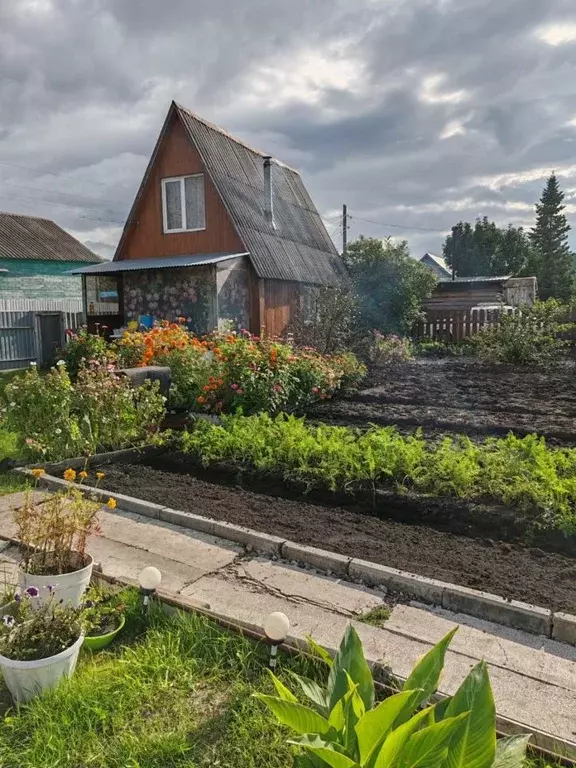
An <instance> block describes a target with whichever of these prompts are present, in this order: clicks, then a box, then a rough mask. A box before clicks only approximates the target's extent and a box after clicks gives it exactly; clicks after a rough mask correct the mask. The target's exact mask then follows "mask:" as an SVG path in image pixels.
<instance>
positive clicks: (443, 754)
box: [257, 626, 529, 768]
mask: <svg viewBox="0 0 576 768" xmlns="http://www.w3.org/2000/svg"><path fill="white" fill-rule="evenodd" d="M456 629H457V628H456ZM456 629H453V630H452V631H451V632H449V633H448V634H447V635H446V637H444V638H443V639H442V640H441V641H440V642H439V643H437V644H436V645H435V646H434V647H433V648H432V650H430V651H429V652H428V653H427V654H426V655H425V656H424V658H423V659H422V660H421V661H420V662H419V663H418V664H417V665H416V666H415V667H414V669H413V670H412V672H411V674H410V675H409V676H408V679H407V680H406V682H405V683H404V685H403V687H402V689H401V690H400V691H398V693H395V694H394V695H392V696H389V697H388V698H386V699H384V701H381V702H380V703H377V702H376V691H375V685H374V680H373V677H372V672H371V670H370V667H369V666H368V663H367V661H366V658H365V656H364V649H363V648H362V643H361V642H360V638H359V637H358V635H357V633H356V630H355V629H354V628H353V627H352V626H349V627H348V629H347V630H346V633H345V635H344V638H343V640H342V642H341V644H340V649H339V651H338V653H337V655H336V658H335V659H334V660H332V659H331V658H330V656H329V655H328V654H326V653H325V652H323V654H322V658H323V659H324V661H325V662H326V663H327V664H328V665H329V675H328V681H327V683H326V685H325V686H324V687H321V686H320V685H318V684H317V683H316V682H315V681H312V680H309V679H308V678H303V677H300V676H299V675H296V674H293V675H292V677H293V678H294V682H295V683H296V684H297V685H298V687H299V690H300V691H301V692H302V693H303V694H304V696H305V697H306V698H307V699H308V700H309V702H310V706H305V705H304V704H301V703H300V702H299V700H298V698H297V697H296V696H295V695H294V694H293V693H292V691H291V690H290V689H289V688H287V686H285V685H284V683H282V681H281V680H279V679H278V678H277V677H276V676H275V675H274V674H273V673H270V675H271V677H272V681H273V683H274V686H275V688H276V693H277V696H268V695H264V694H257V697H258V698H259V699H260V700H261V701H262V702H263V703H264V704H265V705H266V706H267V707H268V708H269V709H270V710H271V711H272V712H273V713H274V715H275V716H276V718H277V719H278V721H279V722H280V723H281V724H282V725H284V726H286V727H288V728H290V729H291V730H292V731H294V732H295V733H296V736H295V737H293V738H292V739H291V740H290V743H291V744H294V745H296V746H297V747H299V750H300V751H299V753H298V754H297V755H295V757H294V765H295V766H296V767H297V768H322V766H332V768H389V766H397V768H409V767H410V766H414V767H415V766H422V768H425V767H426V766H429V768H522V766H523V764H524V757H525V755H526V747H527V744H528V738H529V737H526V736H511V737H508V738H506V739H502V740H501V741H499V742H497V740H496V708H495V706H494V696H493V694H492V687H491V685H490V679H489V676H488V668H487V666H486V663H485V662H483V661H481V662H479V663H478V664H477V665H476V666H475V667H473V668H472V669H471V671H470V672H469V673H468V675H467V676H466V678H465V679H464V681H463V682H462V684H461V685H460V687H459V688H458V690H457V691H456V693H455V694H454V696H449V697H447V698H444V699H442V700H441V701H439V702H437V703H435V704H433V703H431V697H432V695H433V694H434V692H435V691H436V688H437V686H438V682H439V680H440V675H441V673H442V670H443V667H444V660H445V656H446V649H447V648H448V645H449V644H450V642H451V640H452V638H453V637H454V634H455V632H456ZM315 647H316V648H317V646H315Z"/></svg>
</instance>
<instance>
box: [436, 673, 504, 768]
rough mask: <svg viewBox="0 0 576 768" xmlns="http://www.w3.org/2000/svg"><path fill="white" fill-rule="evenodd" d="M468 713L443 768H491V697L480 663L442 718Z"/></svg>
mask: <svg viewBox="0 0 576 768" xmlns="http://www.w3.org/2000/svg"><path fill="white" fill-rule="evenodd" d="M462 712H469V713H470V716H469V717H468V719H467V721H466V723H465V725H464V727H463V729H462V731H461V732H460V733H459V734H457V738H455V740H454V742H453V743H452V744H451V745H450V752H449V754H448V757H447V760H446V768H491V766H492V763H493V762H494V755H495V753H496V728H495V717H496V709H495V707H494V697H493V696H492V688H491V686H490V678H489V677H488V668H487V666H486V664H485V663H484V662H483V661H481V662H480V663H479V664H477V665H476V666H475V667H474V669H472V671H471V672H470V674H469V675H468V676H467V677H466V679H465V680H464V682H463V683H462V685H461V686H460V688H458V690H457V691H456V693H455V694H454V696H453V697H452V699H451V701H450V703H449V704H448V706H447V708H446V711H445V714H444V717H446V718H449V717H455V716H456V715H459V714H461V713H462Z"/></svg>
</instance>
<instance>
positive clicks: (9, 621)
mask: <svg viewBox="0 0 576 768" xmlns="http://www.w3.org/2000/svg"><path fill="white" fill-rule="evenodd" d="M2 622H3V624H4V626H5V627H13V626H14V616H10V615H8V614H6V616H2Z"/></svg>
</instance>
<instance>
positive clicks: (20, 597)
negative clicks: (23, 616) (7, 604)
mask: <svg viewBox="0 0 576 768" xmlns="http://www.w3.org/2000/svg"><path fill="white" fill-rule="evenodd" d="M21 600H22V595H18V594H16V595H14V602H15V603H19V602H20V601H21Z"/></svg>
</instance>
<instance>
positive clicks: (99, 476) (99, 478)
mask: <svg viewBox="0 0 576 768" xmlns="http://www.w3.org/2000/svg"><path fill="white" fill-rule="evenodd" d="M96 477H97V478H98V480H102V478H103V477H104V472H96Z"/></svg>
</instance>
